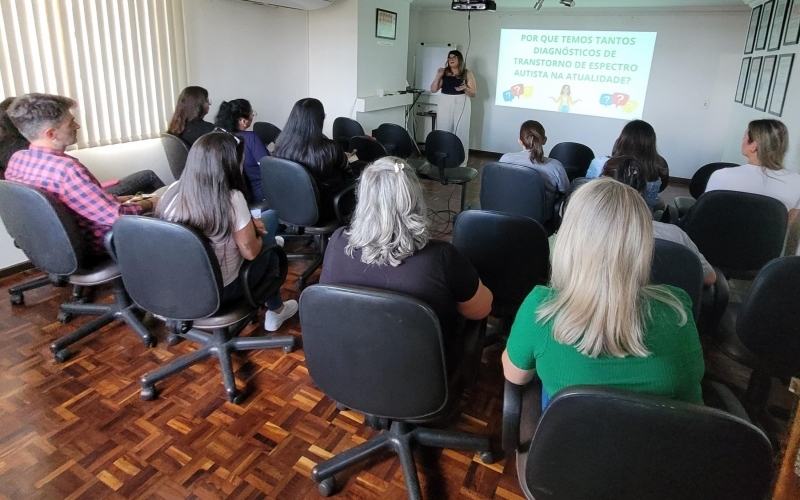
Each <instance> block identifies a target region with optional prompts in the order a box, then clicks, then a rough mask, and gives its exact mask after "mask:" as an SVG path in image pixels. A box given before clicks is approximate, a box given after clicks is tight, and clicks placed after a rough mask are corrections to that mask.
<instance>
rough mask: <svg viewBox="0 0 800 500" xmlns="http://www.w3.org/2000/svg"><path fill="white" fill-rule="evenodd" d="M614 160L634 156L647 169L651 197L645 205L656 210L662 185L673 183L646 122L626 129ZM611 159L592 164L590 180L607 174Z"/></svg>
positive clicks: (626, 126)
mask: <svg viewBox="0 0 800 500" xmlns="http://www.w3.org/2000/svg"><path fill="white" fill-rule="evenodd" d="M611 156H633V157H634V158H636V159H637V160H639V161H640V162H641V163H642V165H644V167H645V168H646V169H647V196H645V201H646V202H647V206H648V207H649V208H650V209H651V210H652V209H653V205H654V204H655V202H656V198H657V197H658V193H659V191H660V190H661V185H662V184H664V185H666V183H667V181H668V180H669V167H668V166H667V161H666V160H665V159H664V158H662V157H661V155H659V154H658V148H657V147H656V131H655V130H653V127H652V126H651V125H650V124H649V123H647V122H646V121H643V120H633V121H631V122H628V124H627V125H625V127H623V128H622V132H620V134H619V137H618V138H617V140H616V142H614V148H613V149H612V150H611ZM606 161H608V156H599V157H597V158H595V159H594V160H592V163H591V164H590V165H589V170H588V171H587V172H586V177H587V178H589V179H596V178H598V177H600V175H601V174H602V173H603V165H604V164H605V163H606Z"/></svg>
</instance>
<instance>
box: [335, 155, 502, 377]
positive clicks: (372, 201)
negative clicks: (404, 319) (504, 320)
mask: <svg viewBox="0 0 800 500" xmlns="http://www.w3.org/2000/svg"><path fill="white" fill-rule="evenodd" d="M357 194H358V203H357V205H356V209H355V213H354V214H353V219H352V222H351V223H350V228H349V229H345V228H339V229H338V230H337V231H336V232H335V233H333V235H332V236H331V239H330V242H329V243H328V248H327V250H326V252H325V261H324V263H323V266H322V276H321V277H320V280H319V282H320V283H324V284H333V285H358V286H367V287H372V288H379V289H384V290H391V291H395V292H401V293H405V294H408V295H411V296H413V297H416V298H417V299H419V300H422V301H423V302H426V303H427V304H428V305H430V306H431V308H432V309H433V310H434V311H435V312H436V315H437V316H438V318H439V323H440V325H441V329H442V336H443V338H444V349H445V354H446V362H447V363H449V365H448V366H453V364H452V363H455V362H456V361H457V360H458V359H459V358H460V356H461V351H462V344H461V342H462V339H461V337H460V324H461V321H460V318H461V316H463V317H465V318H467V319H474V320H477V319H482V318H485V317H486V316H487V315H488V314H489V312H490V311H491V308H492V293H491V292H490V291H489V289H488V288H486V287H485V286H484V285H483V283H481V280H480V278H479V277H478V273H477V271H476V270H475V268H474V267H472V264H471V263H470V261H469V260H468V259H467V258H466V257H465V256H464V255H462V254H461V253H460V252H459V251H458V249H457V248H456V247H454V246H453V245H452V244H450V243H447V242H444V241H436V240H431V239H430V229H429V224H428V218H427V211H428V209H427V207H426V206H425V201H424V200H423V198H422V186H420V183H419V179H417V176H416V174H415V173H414V170H413V169H412V168H411V166H409V165H408V163H406V162H404V161H403V160H401V159H399V158H395V157H392V156H388V157H385V158H381V159H379V160H377V161H375V162H374V163H372V164H371V165H369V166H368V167H367V168H366V169H365V170H364V172H362V174H361V177H360V180H359V183H358V193H357Z"/></svg>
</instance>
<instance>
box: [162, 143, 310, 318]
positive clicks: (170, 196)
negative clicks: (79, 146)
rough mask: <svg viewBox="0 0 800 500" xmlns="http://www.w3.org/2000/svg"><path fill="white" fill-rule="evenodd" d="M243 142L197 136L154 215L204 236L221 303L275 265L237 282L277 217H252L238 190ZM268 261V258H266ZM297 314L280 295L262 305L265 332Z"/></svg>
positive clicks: (268, 241) (261, 264)
mask: <svg viewBox="0 0 800 500" xmlns="http://www.w3.org/2000/svg"><path fill="white" fill-rule="evenodd" d="M243 157H244V155H243V151H242V144H241V143H237V141H236V138H235V137H234V136H232V135H231V134H229V133H227V132H212V133H210V134H205V135H203V136H202V137H201V138H199V139H198V140H197V141H196V142H195V144H194V146H192V149H191V150H190V151H189V157H188V158H187V159H186V169H185V170H184V171H183V174H182V175H181V179H180V180H179V181H177V182H175V183H173V184H172V185H171V186H170V187H169V189H167V191H166V192H165V193H164V195H163V197H162V199H161V202H160V203H159V206H158V209H157V210H156V216H157V217H159V218H162V219H166V220H170V221H174V222H180V223H182V224H186V225H188V226H191V227H193V228H195V229H197V230H198V231H200V232H202V233H203V234H205V235H206V236H208V238H209V240H210V241H211V246H212V248H213V249H214V253H215V254H216V256H217V260H218V261H219V266H220V270H221V271H222V284H223V285H224V287H225V288H224V289H223V291H222V301H223V303H224V302H229V301H232V300H235V299H238V298H241V297H242V295H243V293H244V288H245V287H252V286H253V285H255V284H256V283H258V281H260V280H261V278H263V276H264V274H265V273H266V272H267V270H268V268H269V266H270V265H273V264H274V263H275V262H276V259H271V262H265V259H260V260H259V261H258V268H255V267H254V268H253V269H252V270H251V274H250V279H251V280H252V281H251V282H250V283H241V282H240V280H239V268H240V267H241V266H242V264H243V263H244V261H245V259H247V260H253V259H255V258H256V256H258V254H259V253H260V252H261V248H262V245H268V246H271V245H273V244H274V243H275V231H276V230H277V227H278V218H277V216H276V215H275V212H274V211H271V210H270V211H269V212H265V214H271V216H268V218H266V219H267V225H268V226H269V227H265V224H264V223H263V222H262V221H261V220H256V219H253V218H252V216H251V215H250V210H249V209H248V208H247V202H246V201H245V199H244V195H243V194H242V192H241V190H240V188H241V183H242V177H241V175H240V174H239V170H240V165H241V161H242V159H243ZM266 260H270V259H266ZM296 312H297V301H296V300H287V301H286V302H283V300H281V296H280V292H278V293H277V294H276V295H275V296H274V297H272V298H270V299H269V300H268V301H267V313H266V315H265V316H264V329H266V330H267V331H270V332H274V331H275V330H277V329H279V328H280V327H281V325H282V324H283V322H284V321H286V320H287V319H288V318H291V317H292V316H294V314H295V313H296Z"/></svg>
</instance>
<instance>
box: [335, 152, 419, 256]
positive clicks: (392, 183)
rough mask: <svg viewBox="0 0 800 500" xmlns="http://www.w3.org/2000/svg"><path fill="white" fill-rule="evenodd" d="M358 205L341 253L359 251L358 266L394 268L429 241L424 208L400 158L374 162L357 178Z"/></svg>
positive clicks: (411, 173) (414, 179) (414, 180)
mask: <svg viewBox="0 0 800 500" xmlns="http://www.w3.org/2000/svg"><path fill="white" fill-rule="evenodd" d="M357 196H358V203H357V204H356V210H355V212H354V213H353V220H352V221H351V222H350V228H349V229H348V230H347V231H346V233H345V234H346V235H347V236H348V238H349V242H348V244H347V246H346V247H345V252H346V253H347V255H349V256H350V257H352V256H353V250H354V249H356V248H360V249H361V262H364V263H365V264H377V265H379V266H385V265H387V264H388V265H390V266H392V267H397V266H398V265H399V264H400V263H401V262H402V260H403V259H405V258H406V257H408V256H409V255H412V254H413V253H414V252H416V251H417V250H420V249H422V248H423V247H424V246H425V245H426V244H427V243H428V240H429V239H430V234H429V231H428V218H427V213H428V208H427V206H426V205H425V200H424V199H423V197H422V186H420V184H419V179H417V175H416V174H415V173H414V170H413V169H412V168H411V166H410V165H409V164H408V163H406V162H405V161H403V160H401V159H400V158H396V157H394V156H387V157H385V158H381V159H379V160H376V161H375V162H373V163H372V164H371V165H369V166H368V167H367V168H366V169H365V170H364V172H363V173H362V174H361V179H360V180H359V182H358V193H357Z"/></svg>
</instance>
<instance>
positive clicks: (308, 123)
mask: <svg viewBox="0 0 800 500" xmlns="http://www.w3.org/2000/svg"><path fill="white" fill-rule="evenodd" d="M324 121H325V109H324V108H323V107H322V103H321V102H319V101H318V100H317V99H313V98H310V97H307V98H305V99H300V100H299V101H297V102H296V103H295V104H294V107H293V108H292V112H291V113H290V114H289V119H288V120H287V121H286V126H285V127H284V129H283V131H282V132H281V134H280V135H279V136H278V138H277V139H276V140H275V156H276V157H278V158H285V159H287V160H291V161H293V162H297V163H299V164H301V165H303V166H304V167H306V168H307V169H308V171H309V172H310V173H311V176H312V177H313V178H314V181H315V182H316V184H317V188H318V189H319V195H320V219H321V220H330V219H333V217H334V210H333V197H334V195H335V194H336V193H337V192H339V191H340V190H341V189H342V188H343V187H345V185H347V184H348V182H350V181H352V180H353V179H354V178H355V175H354V173H353V171H352V169H351V168H350V165H349V163H348V159H347V158H348V156H347V154H345V152H344V151H342V148H341V147H339V145H338V144H337V143H336V142H335V141H332V140H331V139H328V138H327V137H325V136H324V135H323V134H322V124H323V123H324Z"/></svg>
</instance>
